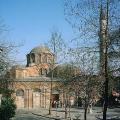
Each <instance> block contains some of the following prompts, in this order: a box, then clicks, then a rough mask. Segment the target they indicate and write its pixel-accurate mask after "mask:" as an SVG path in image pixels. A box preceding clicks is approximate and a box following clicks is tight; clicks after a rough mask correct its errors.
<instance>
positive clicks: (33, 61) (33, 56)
mask: <svg viewBox="0 0 120 120" xmlns="http://www.w3.org/2000/svg"><path fill="white" fill-rule="evenodd" d="M31 59H32V63H35V54H34V53H32V54H31Z"/></svg>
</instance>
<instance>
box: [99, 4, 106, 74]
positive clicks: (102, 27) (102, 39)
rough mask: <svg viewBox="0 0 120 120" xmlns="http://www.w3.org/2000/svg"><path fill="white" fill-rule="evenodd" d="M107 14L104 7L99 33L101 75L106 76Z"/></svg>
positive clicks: (101, 12)
mask: <svg viewBox="0 0 120 120" xmlns="http://www.w3.org/2000/svg"><path fill="white" fill-rule="evenodd" d="M106 24H107V17H106V12H105V10H103V8H102V6H101V8H100V33H99V41H100V43H99V49H100V74H101V75H104V74H105V41H106Z"/></svg>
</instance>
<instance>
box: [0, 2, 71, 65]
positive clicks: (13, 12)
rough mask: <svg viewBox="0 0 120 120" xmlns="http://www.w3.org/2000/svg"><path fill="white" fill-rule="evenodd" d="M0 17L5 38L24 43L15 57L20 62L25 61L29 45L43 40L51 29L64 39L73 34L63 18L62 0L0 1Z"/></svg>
mask: <svg viewBox="0 0 120 120" xmlns="http://www.w3.org/2000/svg"><path fill="white" fill-rule="evenodd" d="M0 19H2V20H3V21H4V23H5V24H6V25H7V26H8V28H9V33H7V34H6V36H7V40H9V41H12V42H15V43H16V44H23V46H21V47H20V48H19V51H18V54H17V56H16V59H17V60H19V61H24V60H26V54H27V53H29V52H30V50H31V49H32V48H34V47H36V46H38V45H41V44H44V43H46V42H47V41H48V40H49V39H50V36H51V31H52V30H53V28H57V29H58V30H59V31H60V32H61V33H62V36H63V39H65V40H66V41H68V40H69V39H71V38H72V36H73V32H72V28H71V26H70V25H69V24H68V23H67V21H66V20H65V16H64V0H0ZM25 62H26V61H25ZM25 62H24V63H25Z"/></svg>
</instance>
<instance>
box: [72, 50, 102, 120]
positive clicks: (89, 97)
mask: <svg viewBox="0 0 120 120" xmlns="http://www.w3.org/2000/svg"><path fill="white" fill-rule="evenodd" d="M72 52H73V54H74V55H75V59H74V65H76V66H79V68H80V75H78V76H76V77H74V78H73V80H72V82H71V83H72V86H73V88H74V91H75V92H76V93H77V95H78V96H80V97H81V98H82V101H83V103H84V110H85V111H84V120H87V111H88V109H89V110H90V111H89V112H92V104H93V103H95V100H96V98H99V95H100V92H101V91H100V89H101V86H102V85H101V81H100V78H99V76H98V71H97V67H98V56H96V53H94V51H92V49H91V48H86V49H85V48H84V50H83V48H82V49H80V48H79V49H78V48H77V49H76V50H75V51H74V50H72ZM96 71H97V72H96Z"/></svg>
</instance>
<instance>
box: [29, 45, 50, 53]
mask: <svg viewBox="0 0 120 120" xmlns="http://www.w3.org/2000/svg"><path fill="white" fill-rule="evenodd" d="M30 53H37V54H39V53H51V51H50V49H49V48H48V47H47V46H38V47H35V48H33V49H32V50H31V52H30Z"/></svg>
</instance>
